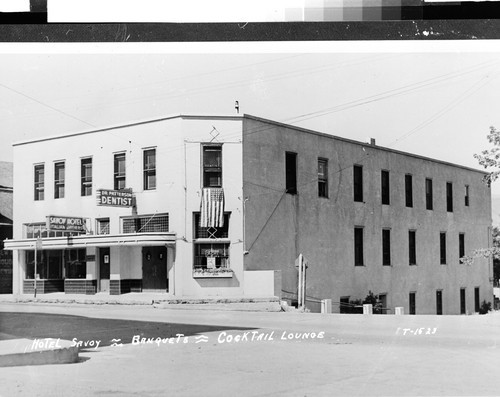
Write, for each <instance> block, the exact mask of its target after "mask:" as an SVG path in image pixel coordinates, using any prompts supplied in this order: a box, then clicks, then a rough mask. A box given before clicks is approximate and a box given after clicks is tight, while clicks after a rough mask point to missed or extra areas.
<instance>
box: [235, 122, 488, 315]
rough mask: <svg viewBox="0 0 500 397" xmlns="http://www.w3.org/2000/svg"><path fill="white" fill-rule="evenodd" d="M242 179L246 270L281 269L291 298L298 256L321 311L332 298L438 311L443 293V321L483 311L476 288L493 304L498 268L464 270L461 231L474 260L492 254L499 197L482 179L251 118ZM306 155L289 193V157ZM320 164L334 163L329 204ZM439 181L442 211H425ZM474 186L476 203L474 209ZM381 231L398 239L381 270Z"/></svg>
mask: <svg viewBox="0 0 500 397" xmlns="http://www.w3.org/2000/svg"><path fill="white" fill-rule="evenodd" d="M243 139H244V146H243V147H244V151H243V164H244V167H243V181H244V192H245V197H248V201H247V203H246V218H245V219H246V229H245V231H246V249H247V250H248V252H249V253H248V255H247V256H246V259H245V266H246V268H247V269H249V270H252V269H255V270H257V269H259V270H260V269H279V270H281V271H282V280H283V282H282V290H283V296H284V297H288V298H289V299H291V300H293V299H296V290H297V270H296V268H295V266H294V262H295V259H296V258H297V256H298V255H299V254H300V253H302V254H303V255H304V256H305V257H306V258H307V259H308V261H309V268H308V270H307V296H308V306H309V307H310V308H311V309H313V310H319V305H318V304H317V302H318V301H319V300H320V299H326V298H331V299H332V300H333V302H334V306H333V309H334V310H336V311H338V310H339V305H338V303H339V302H340V299H341V298H346V297H349V298H350V299H351V300H353V299H363V298H365V297H366V295H367V294H368V292H369V291H372V292H373V293H374V294H386V299H387V306H388V307H389V308H394V307H397V306H402V307H404V308H405V312H408V311H409V294H410V292H414V293H415V294H416V295H415V296H416V313H417V314H433V313H436V291H437V290H441V291H442V292H441V294H442V305H443V313H444V314H458V313H460V299H459V298H460V288H465V289H466V310H467V312H474V303H475V302H474V289H475V288H477V287H479V291H480V300H481V301H482V300H486V301H491V300H492V286H491V284H490V281H489V278H490V277H491V273H492V267H491V266H492V265H491V263H490V262H489V261H488V260H487V259H477V260H476V261H475V262H474V264H473V265H472V266H467V265H464V264H460V263H459V234H460V233H464V234H465V253H466V254H470V253H471V252H472V250H473V249H476V248H484V247H488V246H489V244H490V227H491V194H490V191H489V189H488V188H487V187H486V186H485V185H484V184H483V183H482V182H481V179H482V176H483V174H482V173H480V172H475V171H471V170H467V169H464V168H461V167H457V166H452V165H446V164H444V163H441V162H436V161H431V160H427V159H423V158H419V157H415V156H410V155H405V154H400V153H395V152H392V151H388V150H383V149H380V148H377V147H376V146H373V145H369V144H361V143H353V142H350V141H346V140H341V139H334V138H331V137H327V136H324V135H321V134H315V133H311V132H304V131H300V130H296V129H293V128H287V127H285V126H282V125H277V124H271V123H266V122H263V121H258V120H256V119H252V118H246V119H245V121H244V138H243ZM287 151H288V152H294V153H297V190H298V193H297V194H296V195H292V194H287V193H285V153H286V152H287ZM318 158H323V159H327V161H328V198H324V197H318ZM354 164H358V165H360V166H362V170H363V172H362V173H363V193H364V195H363V202H355V201H354V200H353V165H354ZM382 170H386V171H389V176H390V204H389V205H382V204H381V172H382ZM407 174H409V175H412V181H413V207H412V208H409V207H407V206H406V203H405V175H407ZM426 178H431V179H432V183H433V204H434V205H433V210H427V209H426V201H425V200H426V195H425V180H426ZM447 182H451V183H452V185H453V212H448V211H447V208H446V183H447ZM465 185H468V186H469V194H470V198H469V200H470V201H469V206H465V198H464V191H465ZM355 227H359V228H362V233H363V242H364V252H363V256H364V266H355V265H354V228H355ZM382 229H389V230H390V235H391V247H390V250H391V266H383V265H382ZM409 231H415V233H416V259H417V260H416V262H417V263H416V265H415V266H410V265H409V241H408V240H409V237H408V236H409ZM443 232H444V233H446V264H445V265H441V264H440V233H443Z"/></svg>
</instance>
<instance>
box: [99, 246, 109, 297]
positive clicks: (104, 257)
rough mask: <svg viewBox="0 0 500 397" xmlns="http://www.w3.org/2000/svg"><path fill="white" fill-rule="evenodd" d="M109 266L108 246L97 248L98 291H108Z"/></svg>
mask: <svg viewBox="0 0 500 397" xmlns="http://www.w3.org/2000/svg"><path fill="white" fill-rule="evenodd" d="M110 268H111V255H110V252H109V247H107V248H99V291H100V292H109V273H110Z"/></svg>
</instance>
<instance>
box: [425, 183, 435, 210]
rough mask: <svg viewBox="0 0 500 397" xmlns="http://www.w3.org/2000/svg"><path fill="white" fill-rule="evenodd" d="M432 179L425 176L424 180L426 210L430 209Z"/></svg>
mask: <svg viewBox="0 0 500 397" xmlns="http://www.w3.org/2000/svg"><path fill="white" fill-rule="evenodd" d="M432 201H433V198H432V179H429V178H427V179H426V180H425V207H426V208H427V209H428V210H432Z"/></svg>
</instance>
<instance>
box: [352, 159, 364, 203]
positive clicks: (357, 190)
mask: <svg viewBox="0 0 500 397" xmlns="http://www.w3.org/2000/svg"><path fill="white" fill-rule="evenodd" d="M353 179H354V201H358V202H363V167H362V166H360V165H355V166H354V167H353Z"/></svg>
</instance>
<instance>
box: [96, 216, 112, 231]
mask: <svg viewBox="0 0 500 397" xmlns="http://www.w3.org/2000/svg"><path fill="white" fill-rule="evenodd" d="M96 221H97V234H109V218H101V219H96Z"/></svg>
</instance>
